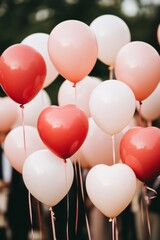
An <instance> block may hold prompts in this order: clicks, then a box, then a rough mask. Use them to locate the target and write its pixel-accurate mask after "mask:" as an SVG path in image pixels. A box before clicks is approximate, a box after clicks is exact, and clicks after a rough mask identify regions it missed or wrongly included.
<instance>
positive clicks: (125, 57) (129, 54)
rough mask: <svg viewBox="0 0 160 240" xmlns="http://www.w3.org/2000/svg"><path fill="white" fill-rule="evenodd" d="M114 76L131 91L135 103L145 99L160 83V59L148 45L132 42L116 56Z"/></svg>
mask: <svg viewBox="0 0 160 240" xmlns="http://www.w3.org/2000/svg"><path fill="white" fill-rule="evenodd" d="M115 75H116V78H117V79H119V80H120V81H123V82H125V83H126V84H128V86H129V87H130V88H131V89H132V90H133V92H134V94H135V97H136V99H137V101H142V100H144V99H145V98H147V97H148V96H149V95H150V94H151V93H152V92H153V91H154V89H155V88H156V87H157V85H158V83H159V82H160V57H159V54H158V52H157V51H156V50H155V49H154V48H153V47H152V46H151V45H150V44H148V43H145V42H141V41H133V42H131V43H128V44H126V45H125V46H123V47H122V48H121V49H120V51H119V52H118V54H117V58H116V63H115Z"/></svg>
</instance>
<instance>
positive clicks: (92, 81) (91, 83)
mask: <svg viewBox="0 0 160 240" xmlns="http://www.w3.org/2000/svg"><path fill="white" fill-rule="evenodd" d="M99 83H101V80H100V79H99V78H97V77H93V76H87V77H85V78H84V79H82V81H80V82H78V83H77V84H76V87H75V88H74V87H73V84H72V83H71V82H70V81H68V80H65V81H64V82H63V83H62V85H61V86H60V88H59V91H58V104H59V105H60V106H63V105H66V104H71V103H72V104H76V106H77V107H79V108H80V109H82V110H83V111H84V112H85V113H86V115H87V117H90V110H89V99H90V95H91V93H92V91H93V89H94V88H95V87H96V86H97V85H98V84H99Z"/></svg>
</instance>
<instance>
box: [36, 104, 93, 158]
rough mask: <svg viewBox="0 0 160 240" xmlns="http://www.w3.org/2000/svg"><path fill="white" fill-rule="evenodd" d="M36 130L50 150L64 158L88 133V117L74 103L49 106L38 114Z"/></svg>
mask: <svg viewBox="0 0 160 240" xmlns="http://www.w3.org/2000/svg"><path fill="white" fill-rule="evenodd" d="M38 132H39V135H40V137H41V139H42V141H43V142H44V144H45V145H46V146H47V147H48V148H49V149H50V150H51V151H52V152H54V153H55V154H56V155H57V156H58V157H60V158H63V159H66V158H68V157H70V156H72V155H73V154H74V153H75V152H76V151H77V150H78V149H79V148H80V146H81V145H82V143H83V142H84V140H85V138H86V136H87V133H88V119H87V116H86V115H85V113H84V112H83V111H82V110H80V109H79V108H78V107H76V106H75V105H72V104H69V105H65V106H61V107H60V106H49V107H47V108H45V109H44V110H43V111H42V112H41V114H40V115H39V118H38Z"/></svg>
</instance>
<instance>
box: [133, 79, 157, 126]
mask: <svg viewBox="0 0 160 240" xmlns="http://www.w3.org/2000/svg"><path fill="white" fill-rule="evenodd" d="M137 110H138V112H139V114H140V115H141V116H142V117H143V118H144V119H145V120H146V121H154V120H156V119H157V118H158V117H159V116H160V83H159V84H158V86H157V87H156V89H155V90H154V91H153V92H152V93H151V95H149V97H147V98H146V99H145V100H143V101H142V104H141V105H140V106H139V104H137Z"/></svg>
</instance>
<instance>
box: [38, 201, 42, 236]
mask: <svg viewBox="0 0 160 240" xmlns="http://www.w3.org/2000/svg"><path fill="white" fill-rule="evenodd" d="M37 212H38V223H39V232H40V240H42V239H43V234H42V221H41V210H40V202H39V201H38V200H37Z"/></svg>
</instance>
